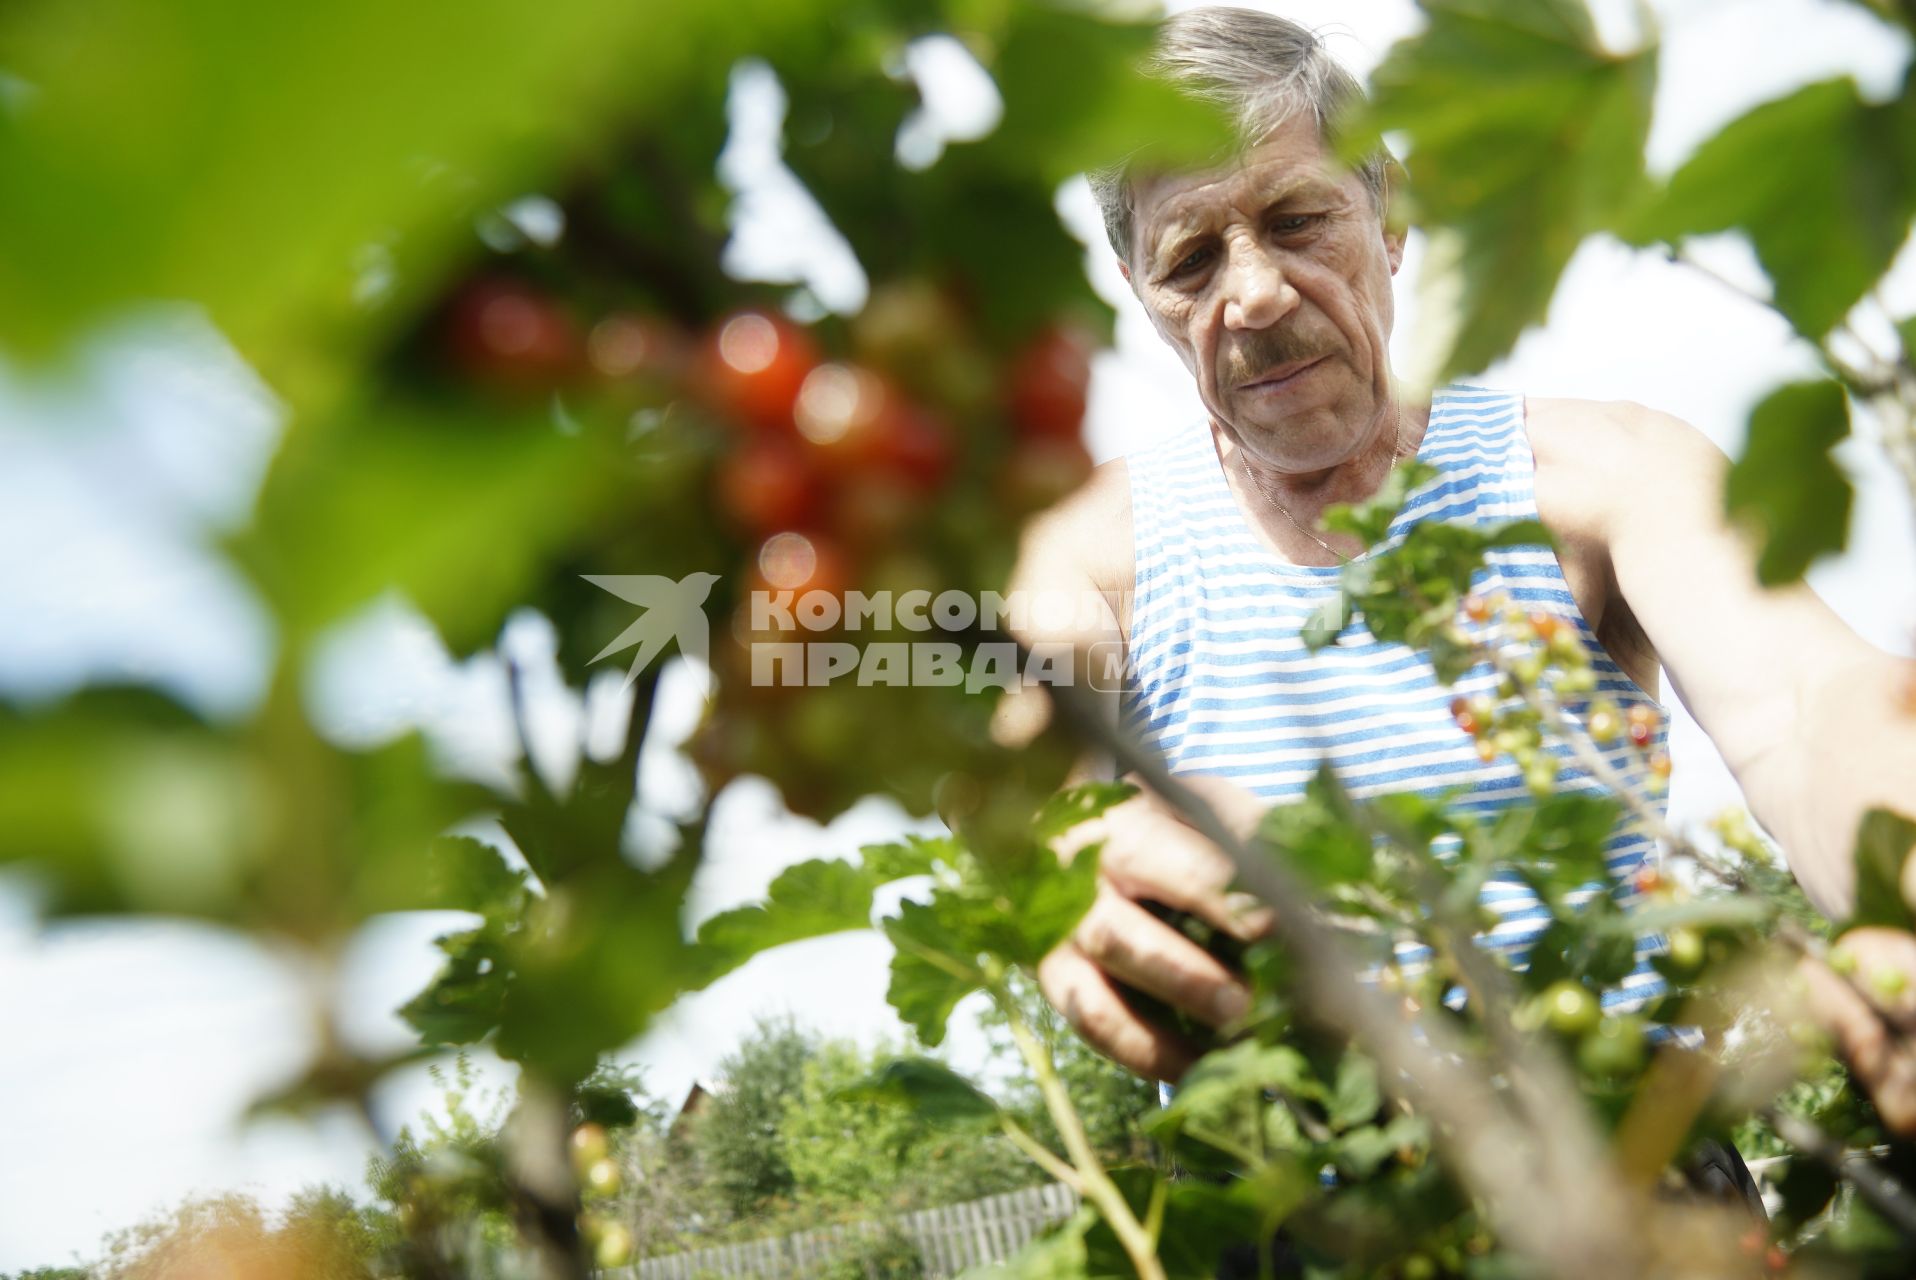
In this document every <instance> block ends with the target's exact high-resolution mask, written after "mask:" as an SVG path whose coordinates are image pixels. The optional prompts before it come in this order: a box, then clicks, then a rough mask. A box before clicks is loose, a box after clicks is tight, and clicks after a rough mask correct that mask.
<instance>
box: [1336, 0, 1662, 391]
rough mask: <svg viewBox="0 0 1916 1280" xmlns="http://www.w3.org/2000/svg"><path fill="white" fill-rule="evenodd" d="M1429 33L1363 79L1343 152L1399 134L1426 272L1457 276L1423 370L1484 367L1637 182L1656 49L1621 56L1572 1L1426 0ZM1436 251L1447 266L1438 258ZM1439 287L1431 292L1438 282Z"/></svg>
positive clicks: (1506, 346)
mask: <svg viewBox="0 0 1916 1280" xmlns="http://www.w3.org/2000/svg"><path fill="white" fill-rule="evenodd" d="M1422 8H1423V10H1424V13H1425V15H1426V17H1427V18H1428V20H1429V24H1428V26H1427V27H1426V28H1425V29H1424V30H1423V31H1422V32H1420V33H1418V34H1417V35H1414V36H1411V37H1409V38H1407V39H1405V40H1403V41H1401V42H1400V43H1398V44H1397V45H1396V46H1394V47H1393V48H1392V49H1391V51H1390V53H1389V54H1388V55H1387V56H1386V58H1385V60H1384V62H1383V64H1382V65H1381V66H1379V67H1378V69H1377V71H1376V73H1375V74H1374V75H1373V76H1372V77H1371V88H1372V94H1373V102H1372V106H1371V108H1370V110H1369V111H1368V112H1367V113H1366V114H1365V115H1364V117H1363V119H1362V120H1361V121H1359V122H1356V123H1355V124H1354V125H1353V127H1352V129H1351V131H1350V134H1349V140H1350V145H1351V147H1352V149H1353V150H1356V149H1361V148H1364V147H1368V146H1369V145H1371V143H1373V142H1374V141H1375V139H1376V138H1377V137H1378V136H1379V135H1380V134H1382V133H1384V132H1386V131H1397V132H1399V133H1401V135H1402V136H1403V137H1404V138H1406V139H1407V141H1408V144H1409V151H1410V154H1409V156H1408V157H1407V159H1406V162H1405V163H1406V167H1407V168H1408V170H1409V176H1410V190H1409V208H1408V212H1409V214H1410V216H1411V220H1412V221H1413V222H1414V223H1415V224H1416V225H1419V226H1421V227H1423V228H1424V229H1425V230H1426V231H1431V232H1436V233H1440V234H1437V235H1434V236H1433V246H1434V247H1433V253H1432V255H1431V263H1432V269H1433V270H1436V271H1439V272H1445V271H1450V270H1454V271H1455V273H1456V291H1455V297H1456V314H1455V315H1454V316H1452V317H1444V316H1435V317H1432V318H1431V319H1430V320H1427V321H1426V322H1425V323H1437V324H1439V325H1444V324H1447V323H1454V333H1452V334H1450V335H1449V341H1448V344H1447V349H1446V350H1445V351H1444V353H1443V355H1442V357H1441V358H1440V359H1438V360H1437V361H1436V365H1437V367H1436V368H1435V369H1434V370H1433V371H1432V373H1431V376H1432V377H1433V378H1434V379H1436V380H1437V381H1439V382H1442V381H1448V380H1450V379H1452V378H1454V377H1455V376H1457V375H1458V374H1461V373H1467V372H1471V371H1474V370H1478V369H1482V368H1484V367H1485V366H1486V365H1488V364H1490V363H1491V362H1492V361H1493V360H1495V359H1496V358H1497V357H1499V356H1501V355H1503V354H1504V353H1505V352H1507V351H1508V350H1510V348H1511V347H1512V346H1513V345H1515V343H1516V341H1517V337H1518V335H1519V334H1521V333H1522V332H1523V331H1524V330H1525V329H1526V328H1527V327H1529V326H1530V325H1532V324H1535V323H1538V322H1540V321H1541V320H1542V319H1543V317H1544V312H1545V308H1546V307H1547V305H1548V303H1549V301H1550V297H1551V294H1552V293H1553V292H1554V291H1555V289H1556V285H1557V280H1558V278H1559V277H1560V276H1561V275H1562V273H1563V269H1564V267H1565V265H1566V264H1567V263H1568V262H1569V261H1570V256H1571V254H1572V253H1574V252H1575V251H1576V248H1577V246H1578V244H1580V243H1581V242H1582V240H1583V238H1584V237H1585V236H1586V235H1589V234H1591V233H1592V232H1595V231H1600V230H1604V229H1606V228H1607V227H1609V226H1610V225H1611V224H1612V223H1614V222H1615V220H1616V219H1617V218H1618V217H1619V216H1620V215H1621V214H1622V213H1623V211H1624V210H1626V209H1627V208H1628V207H1629V206H1630V204H1631V202H1632V200H1633V199H1634V197H1635V196H1636V193H1637V191H1638V189H1639V187H1640V185H1641V184H1642V182H1643V145H1644V141H1645V139H1646V138H1647V136H1648V134H1649V127H1650V102H1651V97H1652V93H1653V90H1654V88H1655V84H1656V52H1655V50H1654V49H1645V50H1640V51H1637V52H1633V53H1630V54H1627V55H1618V54H1614V53H1611V52H1610V51H1608V50H1606V49H1604V48H1603V47H1602V46H1601V44H1600V43H1599V42H1598V41H1597V39H1596V37H1595V34H1594V31H1593V29H1592V26H1591V23H1590V20H1589V16H1588V14H1587V12H1586V11H1585V9H1584V6H1583V5H1582V4H1581V3H1579V2H1577V0H1552V2H1551V3H1549V4H1538V3H1535V0H1423V3H1422ZM1446 253H1449V254H1451V255H1453V257H1454V262H1452V263H1446V262H1444V258H1445V256H1446ZM1439 292H1441V291H1439Z"/></svg>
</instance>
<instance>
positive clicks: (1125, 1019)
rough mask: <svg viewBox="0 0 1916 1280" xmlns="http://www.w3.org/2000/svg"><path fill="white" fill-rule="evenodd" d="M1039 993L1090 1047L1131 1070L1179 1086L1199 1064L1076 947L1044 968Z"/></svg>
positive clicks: (1056, 954) (1056, 953) (1058, 952)
mask: <svg viewBox="0 0 1916 1280" xmlns="http://www.w3.org/2000/svg"><path fill="white" fill-rule="evenodd" d="M1038 988H1039V990H1041V991H1042V992H1043V993H1044V997H1045V999H1047V1000H1049V1001H1050V1002H1051V1006H1052V1007H1053V1008H1054V1009H1056V1010H1057V1011H1058V1012H1059V1013H1060V1014H1062V1015H1063V1016H1064V1020H1065V1021H1066V1022H1068V1023H1070V1024H1071V1026H1072V1027H1073V1029H1075V1030H1076V1031H1077V1033H1078V1034H1079V1035H1081V1036H1083V1037H1084V1039H1085V1041H1086V1043H1088V1044H1089V1045H1090V1046H1091V1047H1092V1048H1093V1049H1096V1050H1097V1051H1098V1052H1099V1053H1102V1054H1103V1055H1104V1056H1105V1057H1107V1058H1110V1059H1111V1060H1112V1061H1114V1062H1116V1063H1118V1065H1120V1066H1122V1067H1124V1068H1126V1069H1127V1070H1130V1071H1133V1072H1135V1073H1136V1074H1138V1075H1141V1076H1146V1077H1149V1078H1150V1079H1153V1080H1169V1081H1173V1082H1175V1081H1176V1080H1177V1079H1178V1078H1179V1077H1180V1076H1182V1075H1183V1074H1184V1073H1185V1072H1186V1071H1188V1070H1190V1068H1191V1064H1192V1063H1194V1062H1196V1061H1197V1057H1198V1055H1197V1050H1196V1049H1195V1047H1193V1046H1192V1045H1190V1044H1187V1043H1186V1042H1185V1041H1184V1040H1182V1039H1181V1038H1179V1037H1178V1036H1176V1035H1174V1034H1173V1033H1171V1032H1169V1031H1166V1030H1165V1029H1164V1028H1162V1027H1157V1026H1153V1025H1152V1024H1151V1023H1149V1022H1146V1021H1145V1020H1144V1019H1142V1018H1140V1017H1138V1015H1137V1014H1136V1013H1134V1012H1133V1011H1132V1009H1131V1006H1130V1005H1128V1004H1126V1003H1125V1002H1124V997H1123V995H1122V994H1120V993H1119V991H1118V989H1117V988H1116V987H1115V986H1114V985H1112V982H1111V980H1110V978H1108V977H1107V976H1106V975H1105V974H1104V973H1103V971H1101V970H1100V969H1099V968H1098V966H1097V965H1096V964H1094V963H1092V961H1091V959H1090V958H1089V957H1088V956H1086V955H1085V954H1084V952H1082V951H1080V950H1078V948H1077V947H1076V946H1075V945H1073V944H1072V943H1069V942H1067V943H1065V944H1064V945H1063V946H1060V947H1058V948H1056V949H1055V950H1053V951H1052V952H1051V954H1050V955H1048V956H1046V957H1045V958H1044V959H1043V960H1042V961H1041V962H1040V963H1039V965H1038Z"/></svg>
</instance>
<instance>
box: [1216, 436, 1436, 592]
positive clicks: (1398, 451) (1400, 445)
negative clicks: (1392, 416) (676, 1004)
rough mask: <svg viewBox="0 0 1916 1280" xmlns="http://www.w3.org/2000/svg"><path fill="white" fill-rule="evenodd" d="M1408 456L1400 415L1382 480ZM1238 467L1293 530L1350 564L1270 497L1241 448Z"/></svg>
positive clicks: (1347, 557)
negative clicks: (1392, 448) (1247, 463)
mask: <svg viewBox="0 0 1916 1280" xmlns="http://www.w3.org/2000/svg"><path fill="white" fill-rule="evenodd" d="M1409 456H1410V455H1409V453H1408V452H1407V451H1406V450H1405V449H1404V420H1403V418H1402V416H1401V415H1400V416H1399V417H1398V419H1397V440H1396V448H1395V452H1393V453H1392V455H1391V459H1390V466H1389V467H1388V468H1386V469H1385V471H1384V480H1385V481H1388V480H1389V479H1390V476H1391V472H1393V471H1395V470H1396V469H1397V464H1398V463H1399V462H1401V461H1403V460H1404V459H1405V458H1407V457H1409ZM1238 467H1239V469H1240V470H1242V471H1243V472H1244V475H1245V477H1246V478H1247V479H1249V480H1250V482H1251V487H1252V488H1253V489H1255V490H1257V494H1258V496H1259V497H1261V498H1263V499H1264V500H1265V501H1266V502H1268V503H1270V504H1271V505H1272V506H1274V507H1276V508H1277V509H1278V511H1279V512H1281V513H1282V514H1283V516H1284V518H1285V519H1286V520H1289V521H1290V522H1291V526H1292V527H1293V528H1295V529H1296V530H1297V531H1298V532H1299V533H1301V534H1303V535H1304V536H1305V537H1307V538H1309V539H1310V540H1311V541H1312V542H1315V543H1316V544H1317V545H1318V546H1320V547H1322V548H1324V550H1326V551H1328V552H1330V553H1331V554H1332V555H1334V556H1336V557H1337V558H1338V560H1339V561H1341V562H1342V563H1344V564H1349V563H1350V562H1351V558H1350V557H1349V556H1347V555H1345V554H1344V553H1343V552H1342V551H1339V550H1338V549H1337V548H1336V547H1333V546H1332V545H1331V544H1330V543H1328V542H1326V541H1324V540H1323V539H1322V538H1320V537H1318V536H1317V535H1316V534H1314V533H1312V532H1311V531H1310V530H1309V529H1306V528H1305V527H1304V526H1303V524H1302V523H1300V522H1299V520H1298V518H1297V517H1296V516H1294V515H1292V514H1291V509H1290V508H1289V507H1287V506H1285V505H1284V504H1283V503H1281V502H1279V501H1278V500H1277V499H1276V498H1275V497H1273V496H1272V495H1271V493H1270V491H1269V490H1268V489H1266V488H1265V487H1264V484H1263V482H1262V481H1260V480H1259V479H1258V477H1257V472H1255V471H1253V470H1252V469H1251V468H1250V467H1249V466H1248V465H1246V464H1245V462H1244V461H1243V451H1242V448H1240V449H1239V461H1238ZM1378 487H1379V488H1382V487H1383V481H1380V482H1379V485H1378Z"/></svg>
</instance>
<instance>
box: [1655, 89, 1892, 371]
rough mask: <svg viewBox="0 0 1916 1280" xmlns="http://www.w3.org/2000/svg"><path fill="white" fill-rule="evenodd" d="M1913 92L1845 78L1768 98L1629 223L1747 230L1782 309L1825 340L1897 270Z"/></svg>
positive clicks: (1671, 232)
mask: <svg viewBox="0 0 1916 1280" xmlns="http://www.w3.org/2000/svg"><path fill="white" fill-rule="evenodd" d="M1913 112H1916V99H1913V98H1912V97H1911V95H1910V93H1909V90H1908V87H1907V86H1905V87H1904V89H1903V90H1902V92H1901V93H1900V94H1899V95H1898V97H1897V98H1896V99H1895V100H1894V101H1892V102H1889V103H1887V104H1884V105H1881V106H1876V105H1872V104H1869V103H1866V102H1864V101H1863V99H1862V96H1861V94H1860V93H1859V92H1858V90H1857V87H1856V82H1855V81H1853V80H1851V79H1849V78H1848V77H1844V78H1842V79H1837V80H1825V81H1822V82H1820V83H1817V84H1812V85H1807V86H1805V87H1804V88H1801V89H1798V90H1797V91H1796V92H1795V93H1792V94H1790V95H1788V96H1787V97H1784V98H1779V99H1777V100H1776V101H1774V102H1767V103H1764V104H1763V105H1762V106H1760V107H1757V108H1756V109H1755V110H1753V111H1751V112H1749V113H1748V114H1747V115H1745V116H1743V117H1741V118H1740V119H1738V120H1735V121H1733V122H1731V124H1730V125H1728V126H1727V127H1726V128H1725V129H1724V130H1723V131H1722V132H1721V133H1719V134H1717V135H1716V136H1715V137H1713V138H1711V139H1710V140H1709V141H1707V142H1705V143H1704V144H1703V145H1702V146H1701V147H1699V148H1698V149H1697V152H1696V154H1695V155H1693V156H1692V157H1691V158H1690V159H1689V160H1688V161H1687V162H1686V163H1685V164H1684V166H1683V167H1682V168H1681V169H1679V170H1677V172H1676V174H1675V175H1674V176H1673V177H1672V178H1671V179H1670V183H1669V186H1668V187H1667V188H1665V189H1664V190H1663V191H1662V192H1661V193H1659V194H1658V195H1657V197H1656V198H1654V199H1653V200H1651V201H1650V202H1649V203H1647V204H1646V205H1645V207H1644V208H1643V209H1642V211H1641V212H1639V213H1638V214H1637V215H1635V216H1634V217H1633V218H1632V219H1631V220H1630V223H1629V225H1628V227H1627V228H1626V231H1627V234H1628V235H1629V236H1630V238H1632V239H1634V240H1636V241H1637V242H1638V243H1647V242H1649V241H1653V240H1662V241H1666V242H1669V243H1671V244H1677V243H1680V242H1681V241H1682V240H1683V239H1684V238H1685V237H1687V236H1693V235H1702V234H1706V233H1709V232H1714V231H1727V230H1730V229H1733V228H1734V229H1738V230H1741V231H1744V232H1746V233H1747V234H1748V235H1749V237H1750V243H1751V244H1752V245H1753V246H1754V247H1755V249H1756V256H1757V258H1758V259H1759V260H1760V261H1761V262H1762V263H1763V269H1764V270H1765V271H1766V272H1768V273H1769V276H1770V280H1771V282H1772V284H1773V285H1774V286H1775V297H1776V305H1777V307H1778V309H1779V310H1781V311H1782V312H1783V314H1784V315H1786V316H1788V317H1789V320H1790V323H1792V324H1793V325H1795V326H1796V328H1797V330H1798V331H1799V332H1800V333H1802V334H1803V335H1804V336H1806V337H1808V338H1811V339H1818V338H1821V337H1822V336H1823V335H1824V334H1826V333H1828V332H1829V331H1830V329H1831V328H1832V327H1833V326H1834V325H1835V324H1836V323H1837V322H1838V321H1840V320H1841V319H1842V318H1843V317H1844V315H1845V314H1847V313H1848V311H1849V309H1850V308H1851V307H1852V306H1854V305H1855V304H1856V302H1857V301H1858V300H1859V299H1860V298H1861V297H1862V296H1863V294H1864V293H1865V292H1867V291H1868V289H1869V288H1870V286H1871V285H1873V284H1875V283H1876V282H1877V281H1878V280H1879V279H1881V278H1882V275H1883V273H1884V272H1885V271H1887V270H1888V269H1889V264H1890V260H1891V259H1892V258H1894V257H1895V256H1896V251H1897V250H1898V249H1900V248H1901V247H1902V244H1903V241H1904V240H1905V239H1907V238H1908V235H1909V225H1910V217H1911V215H1912V214H1916V116H1913V115H1912V113H1913Z"/></svg>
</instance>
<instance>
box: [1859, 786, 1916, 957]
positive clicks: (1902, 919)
mask: <svg viewBox="0 0 1916 1280" xmlns="http://www.w3.org/2000/svg"><path fill="white" fill-rule="evenodd" d="M1912 848H1916V822H1912V821H1910V820H1909V819H1908V818H1906V817H1904V816H1903V815H1902V814H1900V813H1895V812H1892V811H1891V810H1888V809H1871V810H1870V811H1869V812H1868V813H1866V814H1864V815H1863V821H1862V823H1861V824H1860V825H1859V826H1858V827H1857V828H1856V850H1855V853H1854V855H1853V857H1854V860H1855V863H1856V910H1855V912H1854V914H1852V915H1851V916H1850V921H1849V923H1850V927H1851V928H1855V927H1856V926H1858V925H1887V926H1889V927H1891V928H1895V929H1910V928H1916V916H1912V914H1911V907H1910V903H1909V902H1908V901H1907V900H1906V899H1905V898H1904V897H1903V864H1904V863H1906V862H1907V861H1909V854H1910V850H1911V849H1912Z"/></svg>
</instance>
